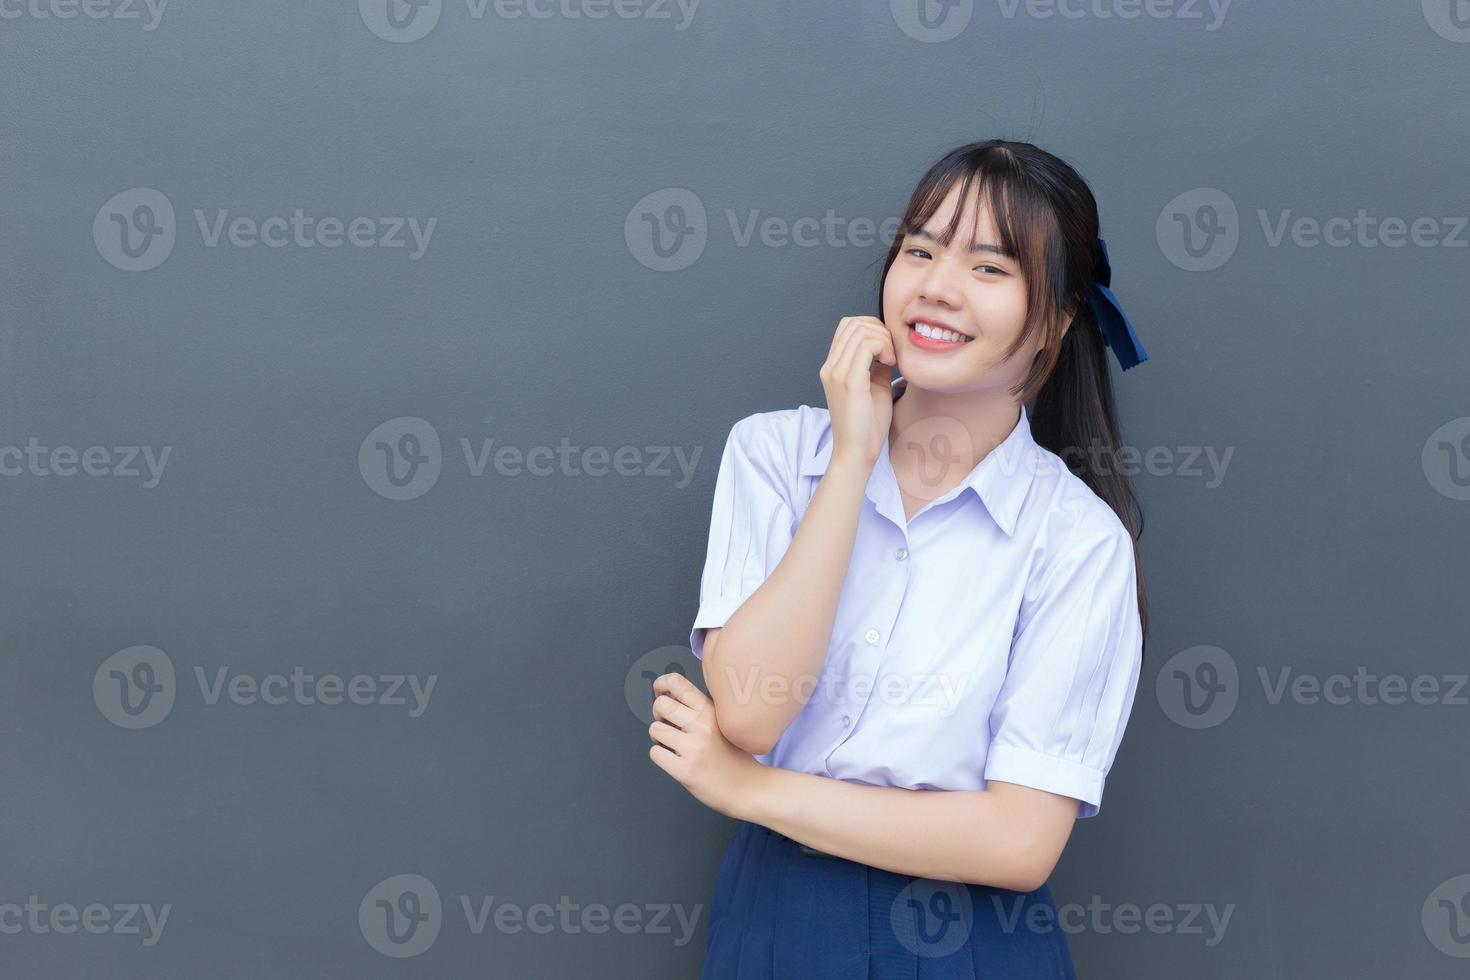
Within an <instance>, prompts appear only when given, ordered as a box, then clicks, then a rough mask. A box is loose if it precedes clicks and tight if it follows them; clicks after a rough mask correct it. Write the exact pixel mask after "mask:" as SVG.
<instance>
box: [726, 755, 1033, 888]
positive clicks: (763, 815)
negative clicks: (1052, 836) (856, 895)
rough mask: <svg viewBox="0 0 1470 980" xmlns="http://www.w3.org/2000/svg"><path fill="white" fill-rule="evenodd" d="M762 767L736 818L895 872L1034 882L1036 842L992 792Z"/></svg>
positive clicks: (998, 883) (1005, 884)
mask: <svg viewBox="0 0 1470 980" xmlns="http://www.w3.org/2000/svg"><path fill="white" fill-rule="evenodd" d="M762 768H763V770H764V772H763V773H762V774H761V775H760V778H759V779H758V781H757V786H758V788H757V791H756V792H755V793H753V794H751V796H750V799H749V802H748V805H747V806H746V807H745V812H743V813H741V814H739V816H740V817H741V819H745V820H749V821H751V822H753V823H758V824H762V825H763V826H766V827H770V828H771V829H773V830H776V831H778V832H780V833H782V834H784V835H786V836H787V837H790V838H791V839H793V840H796V841H800V842H801V843H803V844H806V845H807V846H808V847H814V848H816V849H817V850H820V851H826V852H827V853H828V854H835V855H837V856H838V857H843V858H847V859H848V860H851V861H858V862H861V863H863V864H869V865H872V866H874V867H877V868H883V869H885V870H887V871H894V872H897V873H899V874H904V875H913V876H917V877H924V878H938V879H943V880H947V881H963V882H972V883H975V884H981V885H991V886H995V887H999V888H1009V889H1012V890H1015V891H1033V890H1035V889H1036V888H1038V887H1040V883H1039V882H1038V881H1037V880H1036V878H1037V877H1038V875H1039V872H1038V870H1037V869H1038V868H1039V867H1041V866H1042V864H1043V862H1042V860H1041V858H1040V856H1039V855H1038V845H1039V841H1037V840H1033V835H1032V834H1031V833H1030V832H1029V830H1028V828H1027V827H1026V826H1025V821H1024V820H1023V819H1020V818H1018V815H1016V814H1013V813H1012V812H1010V811H1009V810H1008V809H1007V808H1006V806H1005V804H1004V803H1003V802H1002V801H1001V799H1000V798H999V797H998V796H996V795H995V794H993V793H989V792H986V791H960V790H955V791H944V790H910V789H902V788H898V787H887V786H867V785H863V784H861V783H853V782H845V781H843V780H839V779H832V778H830V777H826V776H815V775H811V774H809V773H801V772H793V771H791V770H788V769H778V768H776V767H774V766H763V767H762Z"/></svg>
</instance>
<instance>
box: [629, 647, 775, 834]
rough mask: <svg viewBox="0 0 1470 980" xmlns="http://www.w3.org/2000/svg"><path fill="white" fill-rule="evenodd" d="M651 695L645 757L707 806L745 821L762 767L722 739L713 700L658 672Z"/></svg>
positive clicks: (677, 677)
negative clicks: (650, 739)
mask: <svg viewBox="0 0 1470 980" xmlns="http://www.w3.org/2000/svg"><path fill="white" fill-rule="evenodd" d="M653 693H654V695H655V697H654V701H653V724H651V725H649V726H648V735H649V737H650V738H652V739H653V745H652V746H650V747H649V750H648V757H649V758H650V759H652V760H653V761H654V762H655V763H656V764H657V765H658V767H659V768H660V769H662V770H663V771H664V772H666V773H668V774H669V775H670V776H673V777H674V778H675V779H677V780H678V781H679V782H680V783H681V784H682V785H683V786H684V788H685V789H687V790H688V791H689V792H690V794H691V795H692V796H693V797H694V798H695V799H697V800H699V802H701V803H703V804H704V805H705V806H707V807H709V808H710V809H712V810H718V811H719V812H720V813H723V814H724V815H725V816H727V817H734V818H735V819H737V820H739V819H744V817H743V816H742V814H743V813H744V812H745V811H746V808H747V807H748V806H749V804H750V801H751V797H752V796H753V795H754V793H755V789H756V785H757V783H758V781H759V780H760V778H761V771H762V770H764V769H765V768H766V767H765V766H763V765H761V764H760V763H759V762H757V761H756V760H755V757H754V756H752V755H750V754H748V753H746V752H743V751H741V750H740V749H738V748H736V747H735V746H733V745H731V744H730V743H729V742H728V741H727V740H726V739H725V736H724V734H723V733H722V732H721V731H720V726H719V723H718V722H717V721H716V720H715V706H714V702H712V701H710V699H709V698H707V697H705V695H704V692H703V691H701V690H700V689H699V688H697V687H695V686H694V682H693V681H691V680H690V679H689V678H687V677H685V676H684V675H683V674H681V673H678V672H677V671H673V672H670V673H667V674H660V675H659V676H658V677H656V678H654V680H653Z"/></svg>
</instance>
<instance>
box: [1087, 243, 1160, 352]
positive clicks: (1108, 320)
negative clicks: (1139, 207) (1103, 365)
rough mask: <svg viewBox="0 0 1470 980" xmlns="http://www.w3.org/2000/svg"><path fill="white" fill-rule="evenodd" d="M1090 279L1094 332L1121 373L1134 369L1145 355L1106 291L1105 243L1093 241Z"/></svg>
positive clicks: (1108, 276)
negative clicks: (1095, 325)
mask: <svg viewBox="0 0 1470 980" xmlns="http://www.w3.org/2000/svg"><path fill="white" fill-rule="evenodd" d="M1092 276H1093V279H1094V280H1096V281H1095V282H1094V283H1093V285H1092V288H1091V290H1090V292H1089V295H1088V299H1089V301H1090V302H1091V304H1092V313H1093V318H1094V319H1096V320H1097V326H1098V329H1099V330H1100V331H1102V335H1103V339H1104V340H1106V341H1107V342H1108V346H1109V347H1111V348H1112V349H1113V356H1115V357H1116V358H1117V359H1118V363H1119V364H1120V365H1122V367H1123V370H1124V371H1126V370H1128V369H1129V368H1131V367H1137V366H1138V365H1140V364H1142V363H1143V362H1144V361H1146V360H1148V354H1147V352H1145V351H1144V349H1143V344H1141V343H1139V342H1138V334H1136V333H1134V331H1133V324H1132V323H1131V322H1129V320H1128V314H1126V313H1124V312H1123V307H1122V305H1120V304H1119V303H1118V297H1116V296H1114V295H1113V291H1112V289H1110V288H1109V287H1110V286H1111V285H1112V282H1113V267H1112V264H1111V263H1109V262H1108V246H1107V243H1106V242H1104V241H1103V240H1102V239H1101V238H1099V239H1098V240H1097V252H1096V254H1095V255H1094V259H1093V273H1092Z"/></svg>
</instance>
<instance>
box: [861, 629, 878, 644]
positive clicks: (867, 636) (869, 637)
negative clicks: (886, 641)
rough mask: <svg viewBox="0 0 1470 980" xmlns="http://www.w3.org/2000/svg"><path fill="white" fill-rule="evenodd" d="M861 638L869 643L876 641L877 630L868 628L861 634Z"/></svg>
mask: <svg viewBox="0 0 1470 980" xmlns="http://www.w3.org/2000/svg"><path fill="white" fill-rule="evenodd" d="M863 639H865V640H867V641H868V642H869V643H877V642H878V631H877V630H868V632H867V633H866V634H865V635H864V636H863Z"/></svg>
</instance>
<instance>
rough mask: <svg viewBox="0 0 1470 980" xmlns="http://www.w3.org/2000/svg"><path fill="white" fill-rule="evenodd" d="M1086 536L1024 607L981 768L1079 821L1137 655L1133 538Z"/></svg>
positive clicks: (1122, 531)
mask: <svg viewBox="0 0 1470 980" xmlns="http://www.w3.org/2000/svg"><path fill="white" fill-rule="evenodd" d="M1089 537H1090V538H1092V539H1093V540H1092V543H1090V544H1087V545H1085V546H1080V547H1078V548H1076V549H1073V550H1071V551H1069V552H1067V553H1066V554H1064V555H1063V556H1062V557H1060V558H1059V559H1058V560H1056V561H1055V562H1054V563H1053V564H1052V567H1051V568H1050V569H1048V570H1047V571H1046V572H1045V573H1044V574H1043V578H1042V581H1041V585H1040V594H1039V595H1038V596H1037V597H1036V598H1035V599H1032V600H1030V601H1029V602H1027V603H1024V604H1023V612H1022V616H1023V618H1024V622H1022V623H1020V624H1019V626H1018V632H1017V634H1016V636H1015V638H1014V640H1013V641H1012V644H1011V658H1010V664H1009V667H1008V668H1007V670H1006V677H1005V680H1004V682H1003V683H1002V686H1001V690H1000V693H999V695H998V696H997V698H996V702H995V705H994V707H993V709H992V711H991V715H990V732H991V740H990V751H989V754H988V755H987V757H986V762H985V778H986V780H991V779H998V780H1001V781H1003V782H1009V783H1019V784H1022V785H1025V786H1032V787H1035V788H1036V789H1041V790H1045V791H1047V792H1049V793H1058V794H1060V795H1062V796H1070V797H1073V798H1074V799H1077V800H1080V801H1081V803H1080V805H1079V806H1078V811H1077V816H1078V818H1079V819H1081V818H1085V817H1091V816H1095V815H1096V814H1097V813H1098V811H1099V809H1100V808H1101V805H1102V792H1103V781H1104V780H1105V779H1106V778H1107V774H1108V770H1109V769H1110V768H1112V764H1113V758H1114V756H1115V755H1116V754H1117V751H1118V746H1119V744H1120V743H1121V742H1122V740H1123V730H1124V728H1125V727H1126V726H1127V724H1128V716H1129V714H1130V712H1131V711H1132V708H1133V697H1134V694H1135V692H1136V691H1137V689H1138V675H1139V670H1140V667H1141V664H1142V658H1143V630H1142V626H1141V623H1140V619H1139V613H1138V591H1137V584H1136V581H1135V572H1134V565H1135V559H1134V553H1133V539H1132V538H1131V537H1130V536H1129V534H1128V531H1127V529H1126V528H1124V526H1123V524H1122V522H1120V521H1119V522H1114V524H1113V529H1112V530H1111V531H1110V532H1108V533H1106V534H1102V535H1089ZM1026 606H1029V612H1027V611H1026Z"/></svg>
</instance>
